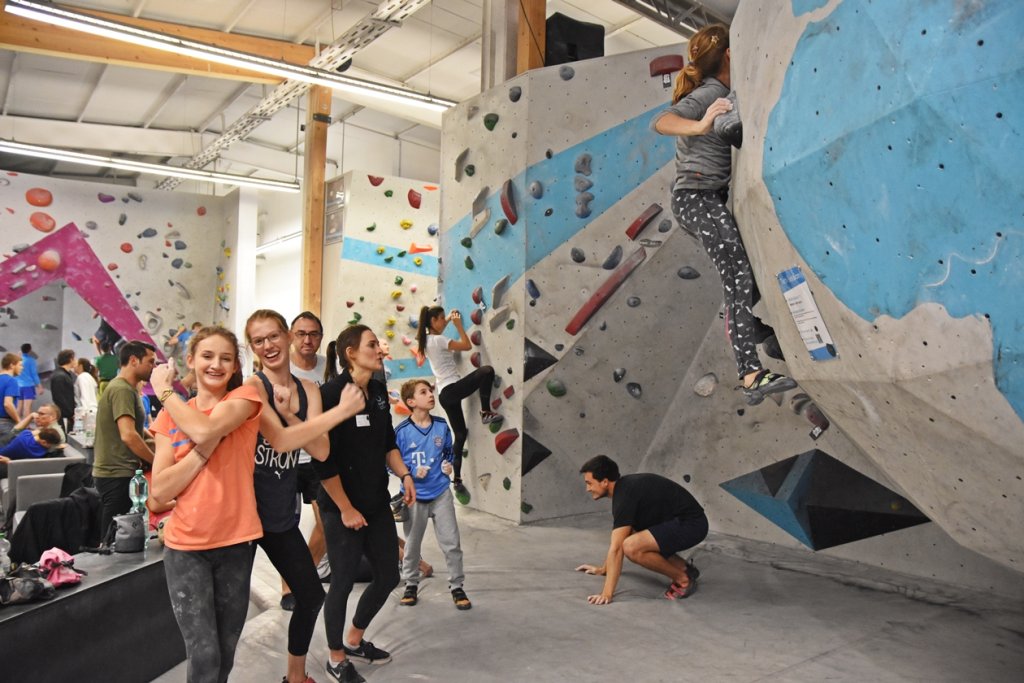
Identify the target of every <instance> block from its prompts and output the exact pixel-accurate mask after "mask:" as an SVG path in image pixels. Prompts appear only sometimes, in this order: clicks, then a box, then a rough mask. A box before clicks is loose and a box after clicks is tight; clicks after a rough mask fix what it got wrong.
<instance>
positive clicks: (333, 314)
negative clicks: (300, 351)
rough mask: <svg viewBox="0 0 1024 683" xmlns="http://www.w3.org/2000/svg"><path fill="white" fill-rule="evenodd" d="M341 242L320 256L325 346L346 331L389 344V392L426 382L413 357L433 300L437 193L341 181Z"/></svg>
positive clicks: (423, 187)
mask: <svg viewBox="0 0 1024 683" xmlns="http://www.w3.org/2000/svg"><path fill="white" fill-rule="evenodd" d="M343 185H344V191H345V209H344V214H343V218H342V224H341V226H340V233H341V235H342V236H343V237H342V239H341V241H335V242H333V243H330V244H328V245H327V246H326V248H325V249H324V275H323V315H322V320H323V323H324V334H325V335H326V337H325V339H324V345H323V347H322V349H321V352H323V351H326V349H327V343H328V342H329V341H330V340H331V339H334V338H336V337H337V336H338V333H339V332H341V330H342V329H344V328H345V327H346V326H347V325H348V324H349V323H351V322H359V323H361V324H363V325H368V326H369V327H370V328H371V329H372V330H373V331H374V332H376V333H377V336H378V337H381V338H383V339H387V340H388V342H389V344H390V347H391V359H390V360H388V361H386V363H387V367H388V369H389V370H390V373H391V380H390V382H389V386H390V387H391V388H392V389H393V390H397V389H398V387H400V386H401V383H402V381H403V380H405V379H410V378H413V377H425V376H429V375H430V365H429V364H427V363H425V364H424V365H423V366H422V367H419V366H417V364H416V360H415V359H414V358H413V356H412V354H411V349H413V348H415V340H416V330H415V328H414V327H413V323H414V322H415V321H417V320H418V317H419V310H420V307H421V306H430V305H433V302H434V299H435V297H436V296H437V249H438V236H437V233H438V226H437V222H438V211H439V204H440V191H439V188H438V186H437V185H435V184H431V183H425V182H422V181H419V180H411V179H409V178H396V177H394V176H374V175H370V174H367V173H363V172H358V171H352V172H349V173H347V174H345V176H344V177H343Z"/></svg>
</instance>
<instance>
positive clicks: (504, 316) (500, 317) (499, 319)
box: [490, 304, 512, 332]
mask: <svg viewBox="0 0 1024 683" xmlns="http://www.w3.org/2000/svg"><path fill="white" fill-rule="evenodd" d="M510 315H512V306H511V305H509V304H505V305H504V306H502V307H501V308H496V309H494V315H493V316H492V317H491V322H490V326H491V332H494V331H495V330H497V329H498V327H500V326H501V324H502V323H503V322H505V321H506V320H508V317H509V316H510Z"/></svg>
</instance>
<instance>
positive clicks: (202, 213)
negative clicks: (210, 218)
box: [196, 206, 206, 216]
mask: <svg viewBox="0 0 1024 683" xmlns="http://www.w3.org/2000/svg"><path fill="white" fill-rule="evenodd" d="M196 215H197V216H205V215H206V207H205V206H200V207H197V208H196Z"/></svg>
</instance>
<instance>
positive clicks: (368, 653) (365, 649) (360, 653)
mask: <svg viewBox="0 0 1024 683" xmlns="http://www.w3.org/2000/svg"><path fill="white" fill-rule="evenodd" d="M341 649H342V650H344V651H345V656H347V657H350V658H351V659H355V660H358V661H360V662H366V663H367V664H387V663H388V662H390V661H391V653H390V652H388V651H387V650H382V649H380V648H379V647H377V646H376V645H374V644H373V643H371V642H370V641H368V640H360V641H359V647H357V648H351V647H349V646H348V645H345V644H344V643H342V644H341Z"/></svg>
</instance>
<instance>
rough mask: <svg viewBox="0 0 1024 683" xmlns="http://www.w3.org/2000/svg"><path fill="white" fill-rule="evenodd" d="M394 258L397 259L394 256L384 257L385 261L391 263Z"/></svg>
mask: <svg viewBox="0 0 1024 683" xmlns="http://www.w3.org/2000/svg"><path fill="white" fill-rule="evenodd" d="M394 260H395V257H394V256H385V257H384V263H391V262H392V261H394Z"/></svg>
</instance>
